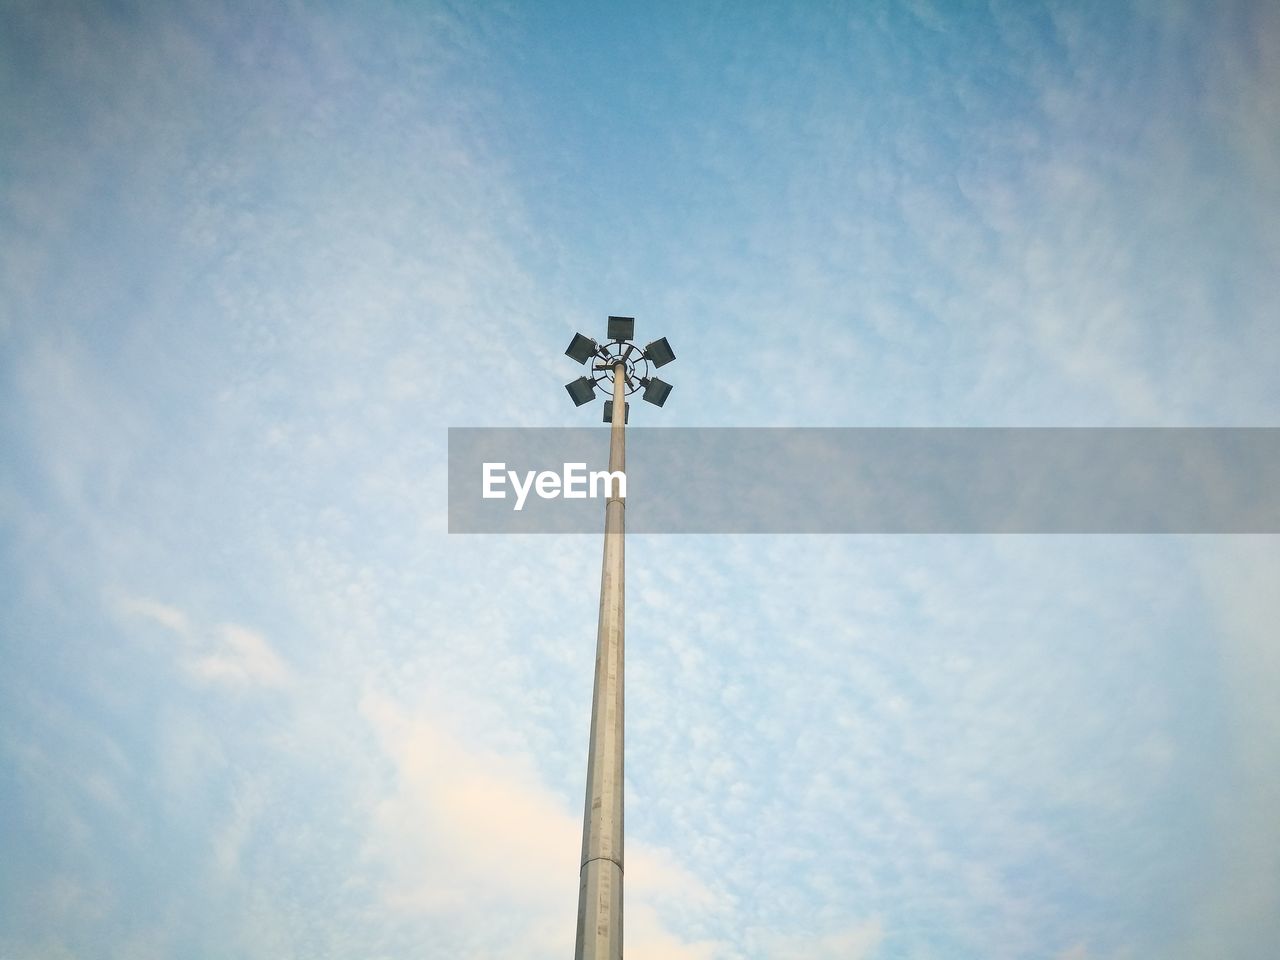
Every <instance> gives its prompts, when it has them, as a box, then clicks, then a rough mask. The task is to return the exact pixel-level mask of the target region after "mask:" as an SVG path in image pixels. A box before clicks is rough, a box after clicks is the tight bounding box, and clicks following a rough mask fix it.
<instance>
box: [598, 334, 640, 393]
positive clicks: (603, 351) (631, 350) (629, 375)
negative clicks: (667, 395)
mask: <svg viewBox="0 0 1280 960" xmlns="http://www.w3.org/2000/svg"><path fill="white" fill-rule="evenodd" d="M619 361H621V362H622V363H623V364H624V365H625V366H626V368H627V369H626V373H625V376H626V387H627V392H626V396H628V397H629V396H631V395H632V394H633V393H635V392H636V391H637V390H639V389H640V387H641V386H643V384H642V383H641V382H640V381H641V380H648V379H649V374H650V373H651V372H652V371H651V369H650V364H649V358H648V357H646V356H645V355H644V351H643V350H641V349H640V348H639V347H638V346H636V345H635V344H634V343H632V342H631V341H630V340H610V341H609V342H608V343H602V344H601V345H600V349H599V350H598V351H597V352H596V354H595V356H594V357H592V358H591V379H592V380H594V381H595V384H596V386H597V387H599V388H600V389H601V390H602V391H603V392H604V393H605V394H606V395H607V396H610V397H612V396H613V368H614V367H615V366H616V365H617V364H618V362H619Z"/></svg>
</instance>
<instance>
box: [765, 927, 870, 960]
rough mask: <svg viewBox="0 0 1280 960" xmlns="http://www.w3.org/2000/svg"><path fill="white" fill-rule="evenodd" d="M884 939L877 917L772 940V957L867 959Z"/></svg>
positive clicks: (790, 959)
mask: <svg viewBox="0 0 1280 960" xmlns="http://www.w3.org/2000/svg"><path fill="white" fill-rule="evenodd" d="M883 940H884V929H883V927H882V925H881V922H880V919H879V918H878V917H872V918H871V919H869V920H864V921H861V922H859V923H855V924H853V925H852V926H849V927H846V928H844V929H842V930H837V931H834V932H833V933H827V934H823V935H819V936H798V937H789V938H786V939H779V940H775V941H774V943H773V945H772V949H771V950H770V951H769V956H770V957H771V958H772V960H871V958H872V957H874V956H875V955H876V951H877V950H878V949H879V947H880V944H881V942H882V941H883Z"/></svg>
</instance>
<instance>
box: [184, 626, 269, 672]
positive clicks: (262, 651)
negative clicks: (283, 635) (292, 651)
mask: <svg viewBox="0 0 1280 960" xmlns="http://www.w3.org/2000/svg"><path fill="white" fill-rule="evenodd" d="M219 635H220V642H219V643H217V644H216V645H214V646H213V649H212V650H211V651H210V652H208V653H205V654H202V655H200V656H197V657H196V658H195V659H193V660H192V661H191V662H190V663H189V664H188V669H189V670H190V671H191V673H192V674H193V675H194V676H196V677H199V678H200V679H202V680H207V681H209V682H211V683H225V684H229V685H231V686H237V687H253V686H262V687H281V686H285V685H286V684H288V683H289V681H290V680H291V679H292V673H291V671H290V670H289V667H288V666H287V665H286V664H285V662H284V661H283V660H282V659H281V658H280V655H279V654H277V653H276V652H275V651H274V650H273V649H272V648H271V645H270V644H269V643H267V641H266V638H265V637H263V636H262V635H261V634H260V633H256V632H255V631H253V630H249V629H247V628H245V627H238V626H235V625H234V624H228V625H226V626H223V627H221V628H220V630H219Z"/></svg>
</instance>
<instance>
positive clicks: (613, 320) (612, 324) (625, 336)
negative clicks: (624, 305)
mask: <svg viewBox="0 0 1280 960" xmlns="http://www.w3.org/2000/svg"><path fill="white" fill-rule="evenodd" d="M635 333H636V318H635V317H610V318H609V339H610V340H630V339H631V338H632V337H634V336H635Z"/></svg>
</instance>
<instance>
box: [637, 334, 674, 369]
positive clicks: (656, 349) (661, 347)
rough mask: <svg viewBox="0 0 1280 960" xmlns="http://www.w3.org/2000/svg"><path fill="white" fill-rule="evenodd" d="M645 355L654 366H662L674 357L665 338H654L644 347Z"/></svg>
mask: <svg viewBox="0 0 1280 960" xmlns="http://www.w3.org/2000/svg"><path fill="white" fill-rule="evenodd" d="M644 355H645V357H646V358H647V359H648V360H649V361H650V362H651V363H652V364H653V365H654V366H655V367H662V366H665V365H666V364H668V363H670V362H671V361H672V360H674V359H675V358H676V355H675V354H674V353H673V352H672V350H671V344H669V343H667V338H666V337H663V338H662V339H661V340H655V341H653V343H651V344H649V345H648V346H647V347H645V348H644Z"/></svg>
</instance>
